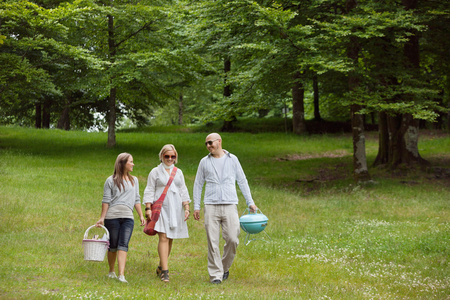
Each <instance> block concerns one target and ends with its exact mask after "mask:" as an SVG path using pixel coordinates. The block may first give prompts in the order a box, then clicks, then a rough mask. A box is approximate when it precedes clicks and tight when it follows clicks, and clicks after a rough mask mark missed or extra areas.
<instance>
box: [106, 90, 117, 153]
mask: <svg viewBox="0 0 450 300" xmlns="http://www.w3.org/2000/svg"><path fill="white" fill-rule="evenodd" d="M108 107H109V113H108V116H109V120H108V143H107V146H108V147H114V146H116V88H111V89H110V91H109V101H108Z"/></svg>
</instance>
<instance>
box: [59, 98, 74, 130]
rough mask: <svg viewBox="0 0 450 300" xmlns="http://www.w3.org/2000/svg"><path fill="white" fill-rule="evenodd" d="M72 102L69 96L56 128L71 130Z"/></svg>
mask: <svg viewBox="0 0 450 300" xmlns="http://www.w3.org/2000/svg"><path fill="white" fill-rule="evenodd" d="M70 102H71V100H70V99H69V98H68V99H67V100H66V103H65V104H64V109H63V111H62V112H61V115H60V116H59V120H58V124H57V125H56V128H58V129H64V130H70Z"/></svg>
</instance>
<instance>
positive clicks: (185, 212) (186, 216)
mask: <svg viewBox="0 0 450 300" xmlns="http://www.w3.org/2000/svg"><path fill="white" fill-rule="evenodd" d="M190 215H191V212H190V211H189V210H185V211H184V220H185V221H187V219H189V216H190Z"/></svg>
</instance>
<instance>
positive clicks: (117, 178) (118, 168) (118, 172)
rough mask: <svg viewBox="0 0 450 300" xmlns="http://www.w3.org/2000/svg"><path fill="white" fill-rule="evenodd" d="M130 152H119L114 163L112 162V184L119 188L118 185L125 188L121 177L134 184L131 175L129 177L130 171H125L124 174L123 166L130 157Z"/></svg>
mask: <svg viewBox="0 0 450 300" xmlns="http://www.w3.org/2000/svg"><path fill="white" fill-rule="evenodd" d="M130 156H131V154H130V153H126V152H124V153H120V154H119V155H118V156H117V159H116V163H115V164H114V175H113V181H114V184H115V185H116V186H117V187H118V188H119V191H120V190H121V189H120V186H122V187H123V189H124V190H125V183H124V182H123V178H124V177H127V178H128V180H129V181H130V182H131V184H132V185H133V186H134V180H133V177H131V175H130V173H128V172H126V174H125V166H126V165H127V162H128V159H129V158H130Z"/></svg>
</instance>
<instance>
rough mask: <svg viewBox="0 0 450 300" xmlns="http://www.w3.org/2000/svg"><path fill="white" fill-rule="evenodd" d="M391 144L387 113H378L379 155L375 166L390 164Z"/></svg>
mask: <svg viewBox="0 0 450 300" xmlns="http://www.w3.org/2000/svg"><path fill="white" fill-rule="evenodd" d="M389 144H390V143H389V129H388V118H387V114H386V112H383V111H382V112H380V113H378V154H377V157H376V158H375V161H374V163H373V165H374V166H378V165H384V164H387V163H388V162H389Z"/></svg>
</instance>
